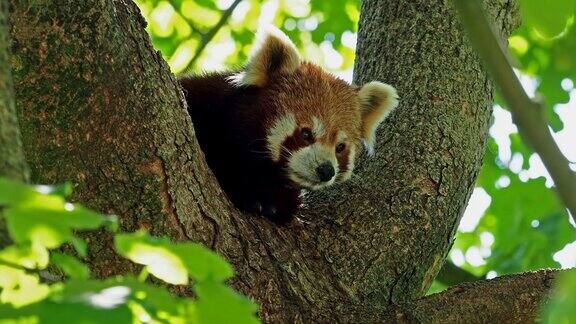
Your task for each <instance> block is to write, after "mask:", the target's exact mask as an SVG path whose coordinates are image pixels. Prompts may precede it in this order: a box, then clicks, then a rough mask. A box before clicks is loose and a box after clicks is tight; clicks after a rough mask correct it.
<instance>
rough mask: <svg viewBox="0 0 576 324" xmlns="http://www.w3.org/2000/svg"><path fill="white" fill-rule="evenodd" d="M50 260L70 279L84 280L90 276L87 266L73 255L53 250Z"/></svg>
mask: <svg viewBox="0 0 576 324" xmlns="http://www.w3.org/2000/svg"><path fill="white" fill-rule="evenodd" d="M50 261H51V262H52V263H53V264H54V265H56V266H57V267H58V268H60V269H61V270H62V271H64V273H65V274H67V275H68V276H69V277H70V278H72V279H83V280H86V279H88V278H89V277H90V270H89V269H88V267H87V266H86V265H85V264H84V263H82V262H80V261H79V260H78V259H76V258H75V257H73V256H70V255H66V254H63V253H60V252H53V253H52V254H51V255H50Z"/></svg>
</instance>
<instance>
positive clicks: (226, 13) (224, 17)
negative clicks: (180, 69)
mask: <svg viewBox="0 0 576 324" xmlns="http://www.w3.org/2000/svg"><path fill="white" fill-rule="evenodd" d="M240 2H242V0H235V1H234V2H233V3H232V4H231V5H230V7H228V9H226V10H224V11H223V12H222V16H221V17H220V20H219V21H218V22H217V23H216V25H214V27H212V29H210V31H208V32H207V33H205V34H202V38H201V40H200V45H198V48H197V49H196V53H194V56H193V57H192V59H191V60H190V62H189V63H188V65H187V66H186V68H185V69H184V71H190V69H192V67H193V66H194V64H195V63H196V61H197V60H198V59H199V58H200V55H202V52H203V51H204V49H206V47H207V46H208V44H209V43H210V41H212V39H213V38H214V36H216V34H217V33H218V31H220V29H221V28H222V27H223V26H224V25H225V24H226V22H227V21H228V18H230V16H231V15H232V13H233V12H234V9H236V7H237V6H238V5H239V4H240Z"/></svg>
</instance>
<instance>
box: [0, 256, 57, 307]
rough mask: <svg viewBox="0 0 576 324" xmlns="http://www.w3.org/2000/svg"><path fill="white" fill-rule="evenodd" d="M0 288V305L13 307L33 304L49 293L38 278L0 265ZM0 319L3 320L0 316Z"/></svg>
mask: <svg viewBox="0 0 576 324" xmlns="http://www.w3.org/2000/svg"><path fill="white" fill-rule="evenodd" d="M0 287H1V288H2V291H1V292H0V304H1V303H4V304H11V305H14V306H15V307H21V306H24V305H28V304H32V303H35V302H37V301H39V300H42V299H44V298H46V296H48V293H49V287H48V286H47V285H45V284H42V283H40V280H39V279H38V276H36V275H31V274H28V273H26V271H24V270H20V269H16V268H13V267H9V266H4V265H0ZM0 318H3V316H2V315H1V314H0Z"/></svg>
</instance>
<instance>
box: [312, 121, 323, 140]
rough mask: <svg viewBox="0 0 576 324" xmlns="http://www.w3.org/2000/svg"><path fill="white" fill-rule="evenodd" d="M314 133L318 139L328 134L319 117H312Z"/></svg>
mask: <svg viewBox="0 0 576 324" xmlns="http://www.w3.org/2000/svg"><path fill="white" fill-rule="evenodd" d="M312 133H314V136H316V137H322V136H324V135H325V134H326V127H325V126H324V123H322V121H321V120H320V119H318V117H312Z"/></svg>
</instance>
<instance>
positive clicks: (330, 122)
mask: <svg viewBox="0 0 576 324" xmlns="http://www.w3.org/2000/svg"><path fill="white" fill-rule="evenodd" d="M257 39H258V41H257V44H256V45H255V50H253V52H252V55H251V58H250V61H249V63H248V65H247V67H246V69H245V70H244V71H243V72H241V73H239V74H237V75H235V76H233V81H234V82H235V83H236V84H239V85H243V86H255V87H258V88H260V90H261V91H260V93H261V95H259V96H258V99H257V101H258V102H257V103H254V104H255V105H258V106H259V107H260V109H262V110H266V111H263V112H262V116H264V118H263V119H264V120H263V121H262V122H263V127H264V129H265V133H266V134H265V137H266V144H267V150H268V151H269V152H268V153H269V154H270V156H271V158H272V160H273V161H275V162H277V163H279V164H280V165H281V167H282V168H284V169H285V171H286V175H287V176H288V178H289V179H291V180H292V181H293V182H294V183H295V184H296V185H299V186H301V187H304V188H308V189H320V188H323V187H326V186H329V185H331V184H333V183H335V182H339V181H344V180H347V179H349V178H350V176H351V174H352V171H353V169H354V161H355V158H356V155H357V154H358V152H359V151H360V150H361V143H362V142H363V143H364V144H365V145H364V146H365V147H366V149H367V150H368V152H369V153H372V152H373V149H374V144H375V133H376V129H377V127H378V126H379V125H380V123H381V122H382V121H383V120H384V119H385V118H386V117H387V116H388V114H389V113H390V112H391V111H392V110H393V109H394V108H395V107H396V106H397V104H398V101H397V95H396V90H395V89H394V88H393V87H391V86H389V85H387V84H384V83H380V82H376V81H374V82H370V83H367V84H365V85H364V86H362V87H355V86H352V85H349V84H348V83H346V82H345V81H343V80H341V79H338V78H336V77H334V76H333V75H331V74H329V73H327V72H325V71H323V70H322V69H321V68H320V67H318V66H317V65H314V64H312V63H308V62H303V61H302V60H301V59H300V57H299V55H298V52H297V51H296V48H295V46H294V45H293V44H292V42H291V41H290V40H289V39H288V37H287V36H286V35H284V34H283V33H282V32H281V31H279V30H278V29H276V28H273V27H269V28H267V29H265V30H264V31H262V32H260V33H259V35H258V37H257Z"/></svg>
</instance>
